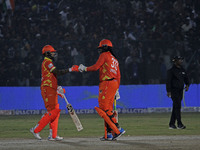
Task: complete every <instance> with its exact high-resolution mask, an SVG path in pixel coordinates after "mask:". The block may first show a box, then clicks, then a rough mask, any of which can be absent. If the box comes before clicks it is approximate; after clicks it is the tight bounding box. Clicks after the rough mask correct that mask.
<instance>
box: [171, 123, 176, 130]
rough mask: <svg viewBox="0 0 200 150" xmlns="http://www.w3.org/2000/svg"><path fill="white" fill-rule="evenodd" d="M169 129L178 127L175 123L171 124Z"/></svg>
mask: <svg viewBox="0 0 200 150" xmlns="http://www.w3.org/2000/svg"><path fill="white" fill-rule="evenodd" d="M169 129H177V128H176V126H175V125H174V124H173V125H169Z"/></svg>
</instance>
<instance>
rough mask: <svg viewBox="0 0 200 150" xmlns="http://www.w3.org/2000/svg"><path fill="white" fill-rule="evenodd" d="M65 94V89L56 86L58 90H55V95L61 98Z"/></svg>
mask: <svg viewBox="0 0 200 150" xmlns="http://www.w3.org/2000/svg"><path fill="white" fill-rule="evenodd" d="M65 93H66V91H65V89H64V88H62V86H58V88H57V94H58V95H59V96H60V97H61V98H63V94H65Z"/></svg>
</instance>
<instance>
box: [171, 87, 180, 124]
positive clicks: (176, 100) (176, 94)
mask: <svg viewBox="0 0 200 150" xmlns="http://www.w3.org/2000/svg"><path fill="white" fill-rule="evenodd" d="M171 96H172V101H173V108H172V113H171V118H170V122H169V125H175V122H176V121H177V125H178V126H179V125H182V121H181V101H182V98H183V90H182V89H174V90H173V91H172V92H171Z"/></svg>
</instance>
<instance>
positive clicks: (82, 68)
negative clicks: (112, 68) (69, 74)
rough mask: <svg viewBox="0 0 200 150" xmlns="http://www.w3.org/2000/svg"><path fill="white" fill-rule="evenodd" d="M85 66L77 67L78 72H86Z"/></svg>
mask: <svg viewBox="0 0 200 150" xmlns="http://www.w3.org/2000/svg"><path fill="white" fill-rule="evenodd" d="M86 68H87V67H86V66H84V65H83V64H80V65H79V67H78V70H79V71H80V72H83V71H86Z"/></svg>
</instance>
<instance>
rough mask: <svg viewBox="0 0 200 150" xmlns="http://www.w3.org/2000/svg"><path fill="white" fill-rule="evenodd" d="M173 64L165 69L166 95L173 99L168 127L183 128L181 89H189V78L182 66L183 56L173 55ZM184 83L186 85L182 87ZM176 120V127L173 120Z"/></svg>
mask: <svg viewBox="0 0 200 150" xmlns="http://www.w3.org/2000/svg"><path fill="white" fill-rule="evenodd" d="M172 61H173V63H174V65H173V66H172V68H171V69H169V70H168V71H167V82H166V90H167V96H168V97H171V99H172V101H173V108H172V114H171V118H170V122H169V129H177V128H178V129H185V128H186V126H184V125H183V123H182V121H181V101H182V98H183V89H184V88H185V91H188V89H189V78H188V75H187V73H186V71H185V69H184V68H183V67H182V63H183V57H181V56H175V57H174V58H173V59H172ZM184 84H185V85H186V86H185V87H184ZM176 120H177V127H176V125H175V121H176Z"/></svg>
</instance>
